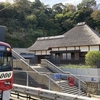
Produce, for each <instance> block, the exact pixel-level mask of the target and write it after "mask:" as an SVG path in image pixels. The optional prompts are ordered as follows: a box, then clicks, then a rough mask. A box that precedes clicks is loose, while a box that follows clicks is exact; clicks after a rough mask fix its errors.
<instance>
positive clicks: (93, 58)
mask: <svg viewBox="0 0 100 100" xmlns="http://www.w3.org/2000/svg"><path fill="white" fill-rule="evenodd" d="M98 60H100V51H89V52H88V53H87V54H86V56H85V63H86V64H87V65H90V66H96V65H97V61H98Z"/></svg>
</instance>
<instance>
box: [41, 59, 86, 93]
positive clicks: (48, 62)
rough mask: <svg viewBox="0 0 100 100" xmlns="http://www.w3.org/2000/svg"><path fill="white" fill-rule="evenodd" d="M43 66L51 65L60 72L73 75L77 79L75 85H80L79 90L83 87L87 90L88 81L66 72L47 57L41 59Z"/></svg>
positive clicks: (69, 75) (68, 75) (50, 66)
mask: <svg viewBox="0 0 100 100" xmlns="http://www.w3.org/2000/svg"><path fill="white" fill-rule="evenodd" d="M41 66H42V67H49V68H51V69H53V70H54V71H56V72H58V73H63V74H67V77H73V78H74V79H75V85H79V90H80V89H81V88H82V90H83V91H85V92H86V90H87V85H86V83H85V82H84V81H82V80H81V79H80V78H78V77H76V76H75V75H73V74H72V73H70V72H65V71H63V70H61V69H60V68H59V67H57V66H56V65H54V64H53V63H51V62H50V61H48V60H47V59H41ZM79 94H80V93H79Z"/></svg>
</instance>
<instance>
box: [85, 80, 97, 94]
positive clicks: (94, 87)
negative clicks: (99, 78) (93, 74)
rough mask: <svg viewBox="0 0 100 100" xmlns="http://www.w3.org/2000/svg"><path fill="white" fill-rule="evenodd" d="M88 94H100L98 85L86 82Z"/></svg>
mask: <svg viewBox="0 0 100 100" xmlns="http://www.w3.org/2000/svg"><path fill="white" fill-rule="evenodd" d="M86 84H87V93H90V94H93V95H97V94H98V83H97V82H86Z"/></svg>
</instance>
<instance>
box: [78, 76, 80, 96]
mask: <svg viewBox="0 0 100 100" xmlns="http://www.w3.org/2000/svg"><path fill="white" fill-rule="evenodd" d="M78 87H79V90H78V95H80V90H81V85H80V76H79V78H78Z"/></svg>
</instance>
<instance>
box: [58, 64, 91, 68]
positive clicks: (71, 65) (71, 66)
mask: <svg viewBox="0 0 100 100" xmlns="http://www.w3.org/2000/svg"><path fill="white" fill-rule="evenodd" d="M60 68H91V66H89V65H73V64H68V65H61V66H60Z"/></svg>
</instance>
